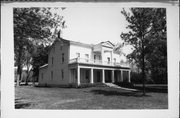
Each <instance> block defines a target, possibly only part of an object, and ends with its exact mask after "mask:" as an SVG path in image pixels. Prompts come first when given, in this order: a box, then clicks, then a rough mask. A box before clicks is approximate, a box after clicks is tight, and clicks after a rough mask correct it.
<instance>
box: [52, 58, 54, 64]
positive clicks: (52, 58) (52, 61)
mask: <svg viewBox="0 0 180 118" xmlns="http://www.w3.org/2000/svg"><path fill="white" fill-rule="evenodd" d="M53 63H54V57H52V66H53Z"/></svg>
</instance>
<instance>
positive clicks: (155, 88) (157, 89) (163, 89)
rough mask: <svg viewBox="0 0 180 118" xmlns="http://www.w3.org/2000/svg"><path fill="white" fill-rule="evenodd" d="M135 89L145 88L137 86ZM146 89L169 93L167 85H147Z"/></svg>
mask: <svg viewBox="0 0 180 118" xmlns="http://www.w3.org/2000/svg"><path fill="white" fill-rule="evenodd" d="M134 89H138V90H143V87H141V86H135V87H134ZM145 90H146V91H147V92H156V93H168V89H167V88H165V87H164V88H162V87H157V86H151V87H146V88H145Z"/></svg>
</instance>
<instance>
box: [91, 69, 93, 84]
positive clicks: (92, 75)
mask: <svg viewBox="0 0 180 118" xmlns="http://www.w3.org/2000/svg"><path fill="white" fill-rule="evenodd" d="M93 74H94V73H93V68H91V84H93V83H94V80H93Z"/></svg>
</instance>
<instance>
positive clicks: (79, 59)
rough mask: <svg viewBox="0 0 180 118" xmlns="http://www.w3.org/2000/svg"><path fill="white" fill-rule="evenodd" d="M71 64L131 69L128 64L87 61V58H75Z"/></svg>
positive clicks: (70, 61)
mask: <svg viewBox="0 0 180 118" xmlns="http://www.w3.org/2000/svg"><path fill="white" fill-rule="evenodd" d="M69 63H85V64H94V65H108V66H122V67H130V65H129V63H128V62H120V63H118V62H111V61H102V60H94V59H85V58H74V59H71V60H69Z"/></svg>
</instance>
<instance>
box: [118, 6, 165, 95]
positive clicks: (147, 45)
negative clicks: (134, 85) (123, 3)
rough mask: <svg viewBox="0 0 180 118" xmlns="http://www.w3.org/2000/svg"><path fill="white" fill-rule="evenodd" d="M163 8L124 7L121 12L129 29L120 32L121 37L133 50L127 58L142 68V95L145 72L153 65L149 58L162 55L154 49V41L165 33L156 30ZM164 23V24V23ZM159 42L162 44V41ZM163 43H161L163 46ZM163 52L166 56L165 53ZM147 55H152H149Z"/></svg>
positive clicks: (157, 40) (161, 29)
mask: <svg viewBox="0 0 180 118" xmlns="http://www.w3.org/2000/svg"><path fill="white" fill-rule="evenodd" d="M164 10H165V9H161V8H158V9H157V8H131V9H130V11H129V12H127V11H126V10H125V9H123V11H122V12H121V13H122V14H123V15H124V16H125V18H126V20H127V22H128V23H129V24H128V26H127V27H126V28H127V29H129V32H126V33H121V38H122V39H123V40H124V41H125V42H126V43H128V44H130V45H132V46H133V47H134V50H133V52H132V53H131V54H129V55H128V58H130V59H131V60H134V61H135V62H136V64H137V66H138V67H140V68H141V70H142V79H143V95H145V81H146V73H147V72H148V70H149V67H152V65H153V63H152V61H150V60H149V59H152V58H153V59H154V57H155V56H158V55H162V54H160V53H159V52H158V50H154V49H156V48H157V47H156V46H157V44H156V42H159V40H160V38H162V37H164V35H165V34H162V35H160V34H159V32H157V31H156V30H157V28H158V23H159V22H160V21H162V20H164V18H162V17H160V14H161V16H164V14H163V15H162V13H161V11H163V12H164ZM163 24H164V23H163ZM161 25H162V24H161ZM164 25H165V26H166V24H164ZM158 30H159V31H163V30H164V29H163V28H160V29H158ZM159 43H160V44H162V42H159ZM165 43H166V40H165ZM165 43H163V44H162V45H163V46H164V45H165ZM165 50H166V48H165ZM152 51H154V54H155V55H154V56H152V55H151V54H152ZM157 54H158V55H157ZM163 54H164V56H166V53H163ZM149 55H151V56H152V57H149ZM152 68H154V67H152ZM157 68H159V67H157Z"/></svg>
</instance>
